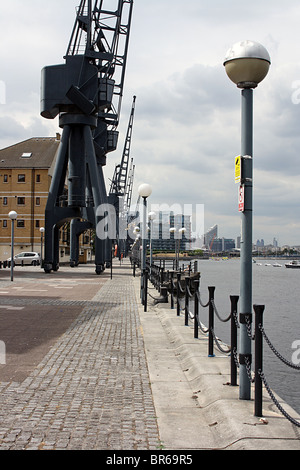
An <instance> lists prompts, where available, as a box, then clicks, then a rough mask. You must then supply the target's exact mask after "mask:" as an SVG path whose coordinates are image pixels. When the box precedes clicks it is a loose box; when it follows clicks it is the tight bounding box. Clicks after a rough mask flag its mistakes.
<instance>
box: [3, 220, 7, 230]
mask: <svg viewBox="0 0 300 470" xmlns="http://www.w3.org/2000/svg"><path fill="white" fill-rule="evenodd" d="M3 228H7V220H3Z"/></svg>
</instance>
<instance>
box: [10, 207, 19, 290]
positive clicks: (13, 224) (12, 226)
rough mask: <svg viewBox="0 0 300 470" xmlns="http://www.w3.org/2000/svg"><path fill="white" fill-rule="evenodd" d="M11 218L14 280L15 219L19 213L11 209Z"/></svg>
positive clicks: (11, 274)
mask: <svg viewBox="0 0 300 470" xmlns="http://www.w3.org/2000/svg"><path fill="white" fill-rule="evenodd" d="M8 216H9V218H10V220H11V257H10V280H11V282H13V280H14V243H15V220H16V219H17V217H18V214H17V213H16V212H15V211H11V212H10V213H9V214H8Z"/></svg>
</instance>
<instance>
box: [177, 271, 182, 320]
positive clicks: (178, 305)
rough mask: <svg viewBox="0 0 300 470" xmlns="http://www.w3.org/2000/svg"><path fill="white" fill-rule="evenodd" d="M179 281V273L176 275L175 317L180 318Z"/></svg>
mask: <svg viewBox="0 0 300 470" xmlns="http://www.w3.org/2000/svg"><path fill="white" fill-rule="evenodd" d="M180 280H181V273H177V316H178V317H180V300H179V299H180Z"/></svg>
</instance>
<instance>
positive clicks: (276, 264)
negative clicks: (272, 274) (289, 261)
mask: <svg viewBox="0 0 300 470" xmlns="http://www.w3.org/2000/svg"><path fill="white" fill-rule="evenodd" d="M273 266H274V268H281V267H282V264H279V263H274V264H273Z"/></svg>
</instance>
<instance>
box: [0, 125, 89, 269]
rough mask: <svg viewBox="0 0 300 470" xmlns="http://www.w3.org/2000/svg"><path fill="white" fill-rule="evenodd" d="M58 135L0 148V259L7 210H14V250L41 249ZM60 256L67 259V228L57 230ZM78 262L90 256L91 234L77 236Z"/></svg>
mask: <svg viewBox="0 0 300 470" xmlns="http://www.w3.org/2000/svg"><path fill="white" fill-rule="evenodd" d="M59 144H60V135H59V134H57V135H56V137H38V138H37V137H34V138H32V139H28V140H25V141H24V142H20V143H18V144H15V145H12V146H11V147H7V148H5V149H2V150H0V261H5V260H6V259H7V258H9V257H10V253H11V221H10V218H9V216H8V214H9V212H10V211H16V212H17V214H18V218H17V221H16V223H15V243H14V247H15V254H18V253H20V252H22V251H36V252H38V253H39V252H40V251H41V232H40V228H41V227H44V225H45V208H46V203H47V199H48V192H49V189H50V184H51V179H52V175H53V171H54V167H55V162H56V156H57V151H58V147H59ZM60 232H61V233H60V260H61V261H69V255H70V247H69V229H68V225H67V224H66V225H65V226H64V227H62V229H61V231H60ZM79 246H80V256H79V261H80V262H87V261H89V260H90V259H91V256H92V234H91V232H90V233H85V234H83V235H82V236H81V237H80V240H79Z"/></svg>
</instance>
